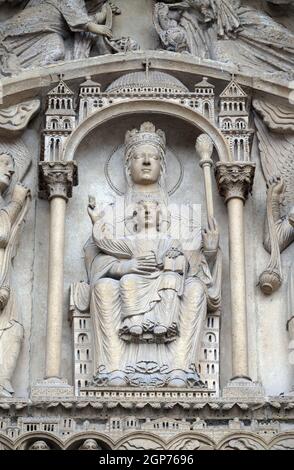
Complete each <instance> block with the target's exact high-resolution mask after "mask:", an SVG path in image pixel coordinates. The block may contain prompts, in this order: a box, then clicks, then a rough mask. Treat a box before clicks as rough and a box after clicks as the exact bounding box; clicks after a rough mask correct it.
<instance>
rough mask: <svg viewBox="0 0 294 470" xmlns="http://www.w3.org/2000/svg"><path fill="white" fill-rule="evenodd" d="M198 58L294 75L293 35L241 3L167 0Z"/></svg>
mask: <svg viewBox="0 0 294 470" xmlns="http://www.w3.org/2000/svg"><path fill="white" fill-rule="evenodd" d="M165 3H167V4H168V6H169V9H170V10H171V11H175V14H176V15H177V17H178V20H179V25H180V26H182V27H183V28H184V29H185V31H186V35H187V42H188V47H189V51H190V52H191V53H192V54H193V55H196V56H198V57H202V58H208V59H212V60H218V61H223V62H232V63H234V64H236V65H239V66H241V67H247V68H248V67H250V68H254V69H256V68H260V69H261V70H262V71H263V72H264V70H265V69H266V70H267V71H268V72H276V71H286V72H291V71H292V70H293V65H294V46H293V44H294V34H293V33H292V32H291V31H289V30H288V29H287V28H285V27H284V26H282V25H281V24H279V23H278V22H276V21H275V20H273V19H272V18H271V17H270V16H269V15H268V14H266V13H265V12H263V11H261V10H257V9H255V8H254V7H252V6H249V5H243V4H242V2H241V1H240V0H184V1H181V2H177V1H175V2H171V1H167V0H165Z"/></svg>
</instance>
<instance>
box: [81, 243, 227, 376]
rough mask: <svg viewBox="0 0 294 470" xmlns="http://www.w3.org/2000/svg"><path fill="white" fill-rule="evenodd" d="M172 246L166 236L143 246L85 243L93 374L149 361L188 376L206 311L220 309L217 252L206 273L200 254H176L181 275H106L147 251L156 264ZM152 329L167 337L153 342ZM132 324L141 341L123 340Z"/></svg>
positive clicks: (139, 244)
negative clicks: (143, 336) (138, 329)
mask: <svg viewBox="0 0 294 470" xmlns="http://www.w3.org/2000/svg"><path fill="white" fill-rule="evenodd" d="M150 244H151V245H150ZM175 246H177V247H178V248H180V247H181V244H180V242H179V241H176V240H173V239H171V238H169V237H165V238H160V237H158V239H153V240H148V241H146V242H144V240H142V239H141V240H138V238H137V237H136V236H130V237H125V238H121V239H119V240H111V239H101V240H97V239H96V240H95V242H94V241H93V239H90V240H89V241H88V242H87V244H86V246H85V261H86V266H87V270H88V277H89V280H90V284H91V304H90V310H91V315H92V318H93V323H94V336H95V364H96V368H97V369H98V368H99V367H100V366H105V369H106V371H108V372H111V371H113V370H125V368H126V367H127V366H136V364H137V363H139V362H140V361H153V362H155V363H157V364H158V365H159V367H161V366H165V365H166V366H167V368H168V369H169V370H174V369H182V370H184V371H188V370H189V368H190V366H191V364H195V363H196V361H197V356H198V349H199V345H200V341H201V332H202V327H203V323H204V321H205V318H206V314H207V309H210V310H217V309H218V308H219V305H220V283H221V259H220V252H219V253H218V255H217V259H216V262H215V264H214V268H213V272H212V274H211V273H210V270H209V267H208V264H207V262H206V259H205V257H204V254H203V252H202V250H201V249H198V250H193V251H190V252H185V251H184V250H182V252H183V254H184V257H185V264H186V267H187V268H186V269H185V272H183V273H180V272H176V271H172V270H166V271H164V270H163V267H159V268H158V269H157V270H156V272H154V273H152V274H146V275H139V274H125V275H123V276H122V277H121V278H120V279H113V278H112V277H111V274H109V273H110V271H111V269H112V268H113V267H114V266H116V265H117V264H118V263H122V262H124V261H126V260H129V259H131V258H133V257H136V256H142V255H147V254H150V252H151V251H153V252H154V253H155V256H156V259H157V263H158V264H159V265H160V264H161V262H164V258H165V254H166V252H167V251H168V250H169V249H170V248H171V247H175ZM158 324H159V325H163V326H165V327H166V328H167V334H166V335H165V336H163V338H162V339H161V340H158V339H156V340H154V338H153V336H152V330H153V327H154V325H158ZM132 325H141V326H142V327H143V329H144V331H146V332H147V340H143V341H138V342H132V340H127V336H128V335H127V333H128V329H129V327H130V326H132ZM148 331H149V333H150V337H149V338H150V339H149V340H148Z"/></svg>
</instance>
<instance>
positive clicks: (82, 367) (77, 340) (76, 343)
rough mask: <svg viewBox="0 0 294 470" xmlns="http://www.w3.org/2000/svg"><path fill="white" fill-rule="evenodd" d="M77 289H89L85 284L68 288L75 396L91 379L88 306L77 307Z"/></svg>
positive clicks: (91, 352) (90, 337) (91, 362)
mask: <svg viewBox="0 0 294 470" xmlns="http://www.w3.org/2000/svg"><path fill="white" fill-rule="evenodd" d="M79 289H83V291H84V290H85V289H86V290H88V289H89V286H88V285H87V284H86V283H83V282H82V283H75V284H72V285H71V288H70V311H69V320H70V322H71V326H72V331H73V354H74V358H73V361H74V373H73V378H74V386H75V395H77V396H78V395H79V393H80V389H81V388H82V387H86V386H87V385H88V384H90V382H91V379H92V377H93V373H94V371H93V359H92V358H93V351H92V349H93V346H92V320H91V317H90V312H89V308H88V305H78V302H77V301H76V298H78V297H79V295H78V291H79Z"/></svg>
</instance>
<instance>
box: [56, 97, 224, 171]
mask: <svg viewBox="0 0 294 470" xmlns="http://www.w3.org/2000/svg"><path fill="white" fill-rule="evenodd" d="M139 113H151V114H162V115H166V116H173V117H176V118H178V119H181V120H183V121H185V122H187V123H189V124H191V125H192V126H194V127H195V129H197V131H198V132H199V131H200V132H202V133H205V134H208V135H209V136H210V137H211V139H212V141H213V143H214V145H215V148H216V151H217V154H218V158H219V160H220V161H222V162H228V161H231V160H232V157H231V154H230V150H229V147H228V145H227V142H226V140H225V138H224V137H223V135H222V134H221V132H220V131H219V130H218V129H217V127H216V126H215V125H213V123H212V122H211V121H209V120H208V119H206V118H205V117H204V116H203V115H202V114H200V113H198V112H197V111H194V110H192V109H191V108H187V107H186V106H183V105H181V104H178V103H174V102H168V101H163V100H159V99H155V98H152V97H150V98H147V97H144V100H143V99H142V98H131V99H128V100H127V101H121V102H118V103H114V104H111V105H109V106H107V108H103V109H101V110H98V111H96V112H95V113H93V114H90V115H89V116H88V117H87V118H86V119H85V120H84V121H83V122H81V124H80V125H78V127H77V128H76V129H75V130H74V131H73V133H72V134H71V136H70V137H69V139H68V140H67V142H66V146H65V148H64V150H63V156H62V160H63V161H70V160H74V159H75V153H76V150H77V148H78V146H79V145H80V143H81V142H82V141H83V140H84V139H85V138H86V136H87V135H88V134H89V133H90V132H91V131H93V130H94V129H97V128H99V126H101V125H102V124H104V123H106V122H107V121H110V120H112V119H115V118H120V117H124V116H130V115H133V114H139ZM196 136H197V134H195V139H196Z"/></svg>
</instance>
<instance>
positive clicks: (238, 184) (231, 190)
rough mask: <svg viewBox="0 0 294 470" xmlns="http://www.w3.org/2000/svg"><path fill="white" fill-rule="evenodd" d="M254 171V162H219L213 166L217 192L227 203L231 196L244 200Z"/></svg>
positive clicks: (249, 191)
mask: <svg viewBox="0 0 294 470" xmlns="http://www.w3.org/2000/svg"><path fill="white" fill-rule="evenodd" d="M254 173H255V164H254V163H243V162H235V163H233V162H232V163H220V162H218V163H217V164H216V167H215V177H216V181H217V185H218V189H219V193H220V195H221V196H222V197H224V198H225V202H226V203H227V202H228V201H229V200H230V199H232V198H239V199H242V200H243V201H244V202H245V200H246V199H247V198H248V195H249V193H251V190H252V185H253V179H254Z"/></svg>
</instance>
